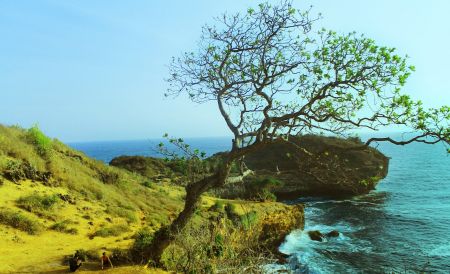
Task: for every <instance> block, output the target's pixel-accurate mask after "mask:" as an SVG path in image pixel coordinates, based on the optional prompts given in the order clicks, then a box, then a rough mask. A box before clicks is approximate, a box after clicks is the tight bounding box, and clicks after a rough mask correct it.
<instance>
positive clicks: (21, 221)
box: [0, 209, 43, 235]
mask: <svg viewBox="0 0 450 274" xmlns="http://www.w3.org/2000/svg"><path fill="white" fill-rule="evenodd" d="M0 223H1V224H5V225H8V226H11V227H13V228H16V229H19V230H22V231H25V232H26V233H28V234H30V235H35V234H39V233H40V232H41V231H42V230H43V227H42V225H41V224H40V223H39V222H38V221H37V220H35V219H32V218H30V217H27V216H26V215H24V214H22V213H20V212H17V211H12V210H10V209H0Z"/></svg>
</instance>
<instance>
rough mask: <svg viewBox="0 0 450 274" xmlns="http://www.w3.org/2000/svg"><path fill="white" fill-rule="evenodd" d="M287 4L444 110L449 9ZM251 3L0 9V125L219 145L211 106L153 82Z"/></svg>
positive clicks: (101, 0) (385, 1)
mask: <svg viewBox="0 0 450 274" xmlns="http://www.w3.org/2000/svg"><path fill="white" fill-rule="evenodd" d="M269 2H273V3H276V2H277V1H269ZM293 2H294V6H295V7H296V8H298V9H306V8H309V6H311V5H312V6H313V7H312V13H313V14H318V13H321V14H322V17H323V19H321V20H320V21H319V22H317V23H316V26H320V27H325V28H327V29H333V30H335V31H337V32H340V33H348V32H350V31H356V32H358V33H364V34H365V36H366V37H371V38H373V39H375V40H376V41H377V43H378V44H380V45H386V46H393V47H396V48H397V50H398V52H399V53H401V54H402V55H405V54H407V55H409V56H410V59H409V62H410V63H411V64H413V65H415V67H416V72H415V73H414V74H413V75H412V76H411V77H410V78H409V81H408V83H407V85H406V86H405V88H404V92H405V93H407V94H410V95H411V96H412V97H413V98H415V99H421V100H422V101H423V102H424V104H425V106H427V107H436V106H440V105H450V89H449V86H450V73H449V64H450V54H449V53H448V50H449V45H450V16H448V12H449V11H450V1H447V0H433V1H420V0H416V1H414V0H396V1H392V0H377V1H361V0H342V1H335V0H305V1H299V0H294V1H293ZM258 3H260V1H254V0H227V1H211V0H191V1H185V0H184V1H183V0H164V1H163V0H159V1H146V0H130V1H124V0H122V1H116V0H77V1H75V0H65V1H63V0H58V1H56V0H48V1H47V0H36V1H26V0H14V1H13V0H0V123H1V124H7V125H16V124H18V125H20V126H22V127H30V126H31V125H33V124H36V123H37V124H38V125H39V126H40V127H41V129H42V130H43V131H44V132H45V133H46V134H48V135H49V136H51V137H56V138H58V139H60V140H62V141H65V142H74V141H99V140H131V139H148V138H155V137H161V136H162V135H163V134H164V133H165V132H168V133H170V134H171V135H174V136H180V137H212V136H226V135H229V134H230V133H229V132H228V129H227V127H226V125H225V122H224V121H223V119H222V118H221V117H220V115H219V112H218V109H217V107H216V105H215V104H213V103H211V104H202V105H199V104H195V103H192V102H190V101H189V100H188V99H187V98H185V97H178V98H165V97H164V96H163V94H164V92H165V90H166V88H167V83H166V82H165V80H164V79H165V78H166V77H167V75H168V68H167V66H168V64H169V61H170V58H171V57H172V56H178V55H180V54H181V53H182V52H184V51H189V50H194V49H195V46H196V43H197V42H198V40H199V36H200V32H201V27H202V26H203V25H205V24H211V23H212V22H213V17H215V16H218V15H220V14H222V13H224V12H227V13H235V12H239V11H242V12H245V11H246V10H247V8H248V7H255V6H257V5H258Z"/></svg>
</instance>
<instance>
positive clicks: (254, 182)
mask: <svg viewBox="0 0 450 274" xmlns="http://www.w3.org/2000/svg"><path fill="white" fill-rule="evenodd" d="M282 184H283V183H282V182H281V181H280V180H278V179H275V178H272V177H264V178H260V177H254V178H252V179H250V180H249V181H247V182H246V184H245V188H246V193H247V196H248V198H249V199H257V200H259V201H275V200H276V196H275V195H274V194H273V193H272V192H271V190H272V189H273V188H274V187H276V186H280V185H282Z"/></svg>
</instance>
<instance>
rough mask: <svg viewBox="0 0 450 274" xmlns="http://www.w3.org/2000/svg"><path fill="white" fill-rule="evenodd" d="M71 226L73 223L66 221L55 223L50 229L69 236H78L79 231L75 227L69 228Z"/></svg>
mask: <svg viewBox="0 0 450 274" xmlns="http://www.w3.org/2000/svg"><path fill="white" fill-rule="evenodd" d="M71 224H73V222H72V221H71V220H67V219H66V220H62V221H59V222H56V223H54V224H53V225H52V226H50V229H52V230H55V231H58V232H63V233H68V234H78V229H76V228H75V227H71V228H70V227H68V226H69V225H71Z"/></svg>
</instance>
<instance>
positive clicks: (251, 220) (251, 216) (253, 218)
mask: <svg viewBox="0 0 450 274" xmlns="http://www.w3.org/2000/svg"><path fill="white" fill-rule="evenodd" d="M240 218H241V224H242V227H243V228H244V229H245V230H248V229H250V228H251V227H252V226H253V225H254V224H256V222H257V221H258V214H257V213H256V211H250V212H248V213H246V214H244V215H242V216H241V217H240Z"/></svg>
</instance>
